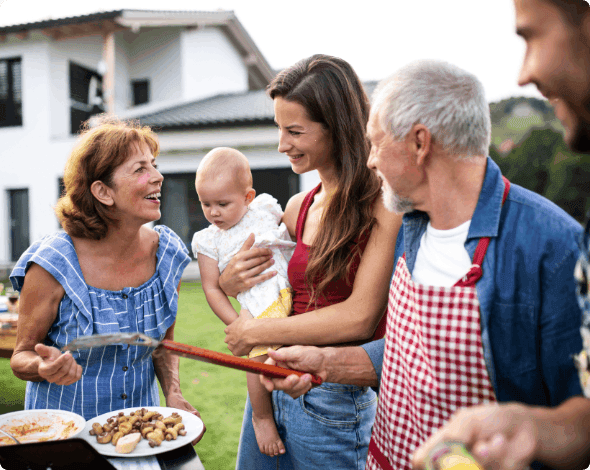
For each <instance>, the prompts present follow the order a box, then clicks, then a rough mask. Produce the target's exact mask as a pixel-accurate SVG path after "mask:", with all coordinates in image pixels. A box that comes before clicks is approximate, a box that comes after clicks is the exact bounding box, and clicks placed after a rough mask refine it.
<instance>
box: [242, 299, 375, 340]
mask: <svg viewBox="0 0 590 470" xmlns="http://www.w3.org/2000/svg"><path fill="white" fill-rule="evenodd" d="M345 304H346V302H343V303H340V304H335V305H331V306H329V307H325V308H323V309H320V310H314V311H312V312H307V313H304V314H301V315H293V316H290V317H288V318H268V319H266V318H261V319H256V320H252V321H249V322H247V324H246V326H245V331H244V337H245V340H246V342H247V343H248V344H249V345H251V346H255V345H258V344H284V345H289V344H302V345H328V344H338V343H347V342H351V341H363V340H366V339H369V338H370V337H371V336H372V335H373V333H374V332H375V329H376V327H377V324H378V323H379V320H380V319H381V314H379V313H377V312H376V311H374V310H375V308H374V307H373V308H371V307H369V306H368V307H367V309H366V310H365V311H364V312H363V311H357V312H353V311H352V309H351V308H350V307H349V306H346V305H345ZM369 310H373V311H369ZM379 310H381V313H384V311H385V306H383V308H382V309H381V308H380V309H379Z"/></svg>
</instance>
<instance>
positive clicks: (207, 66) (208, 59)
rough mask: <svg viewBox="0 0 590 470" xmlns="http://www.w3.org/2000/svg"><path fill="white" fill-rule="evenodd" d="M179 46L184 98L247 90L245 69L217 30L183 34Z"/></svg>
mask: <svg viewBox="0 0 590 470" xmlns="http://www.w3.org/2000/svg"><path fill="white" fill-rule="evenodd" d="M181 44H182V59H183V61H182V88H183V98H185V99H187V100H197V99H201V98H205V97H207V96H213V95H216V94H219V93H235V92H240V91H247V90H248V71H247V69H246V66H245V64H244V62H243V60H242V58H241V57H240V54H239V53H238V52H237V51H236V49H235V48H234V47H233V46H232V44H231V43H230V42H229V40H228V39H227V37H226V36H225V34H224V33H223V32H222V31H221V30H220V29H219V28H199V29H192V30H185V31H183V32H182V34H181Z"/></svg>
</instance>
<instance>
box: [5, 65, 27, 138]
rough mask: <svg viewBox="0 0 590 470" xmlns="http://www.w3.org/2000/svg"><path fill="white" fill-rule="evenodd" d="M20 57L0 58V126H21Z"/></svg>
mask: <svg viewBox="0 0 590 470" xmlns="http://www.w3.org/2000/svg"><path fill="white" fill-rule="evenodd" d="M22 125H23V106H22V80H21V60H20V59H0V127H10V126H22Z"/></svg>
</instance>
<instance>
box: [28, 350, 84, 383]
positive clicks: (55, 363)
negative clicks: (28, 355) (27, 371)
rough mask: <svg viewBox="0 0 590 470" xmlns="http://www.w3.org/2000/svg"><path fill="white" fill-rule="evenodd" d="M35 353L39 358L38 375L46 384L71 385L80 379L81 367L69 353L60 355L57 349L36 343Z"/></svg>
mask: <svg viewBox="0 0 590 470" xmlns="http://www.w3.org/2000/svg"><path fill="white" fill-rule="evenodd" d="M35 352H36V353H37V354H39V356H40V357H41V363H40V364H39V368H38V373H39V375H40V376H41V377H42V378H43V379H45V380H47V381H48V382H50V383H54V384H57V385H71V384H73V383H74V382H77V381H78V380H80V378H81V377H82V367H81V366H80V365H79V364H78V363H77V362H76V360H75V359H74V358H73V356H72V354H71V353H70V352H69V351H68V352H66V353H64V354H62V352H61V351H60V350H59V349H57V348H54V347H51V346H45V345H44V344H42V343H38V344H36V345H35Z"/></svg>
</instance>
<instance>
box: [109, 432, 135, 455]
mask: <svg viewBox="0 0 590 470" xmlns="http://www.w3.org/2000/svg"><path fill="white" fill-rule="evenodd" d="M139 441H141V434H139V433H132V434H127V435H126V436H123V437H121V438H120V439H119V440H118V442H117V445H116V446H115V450H116V451H117V452H119V454H129V453H130V452H133V449H135V447H136V446H137V444H139Z"/></svg>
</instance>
